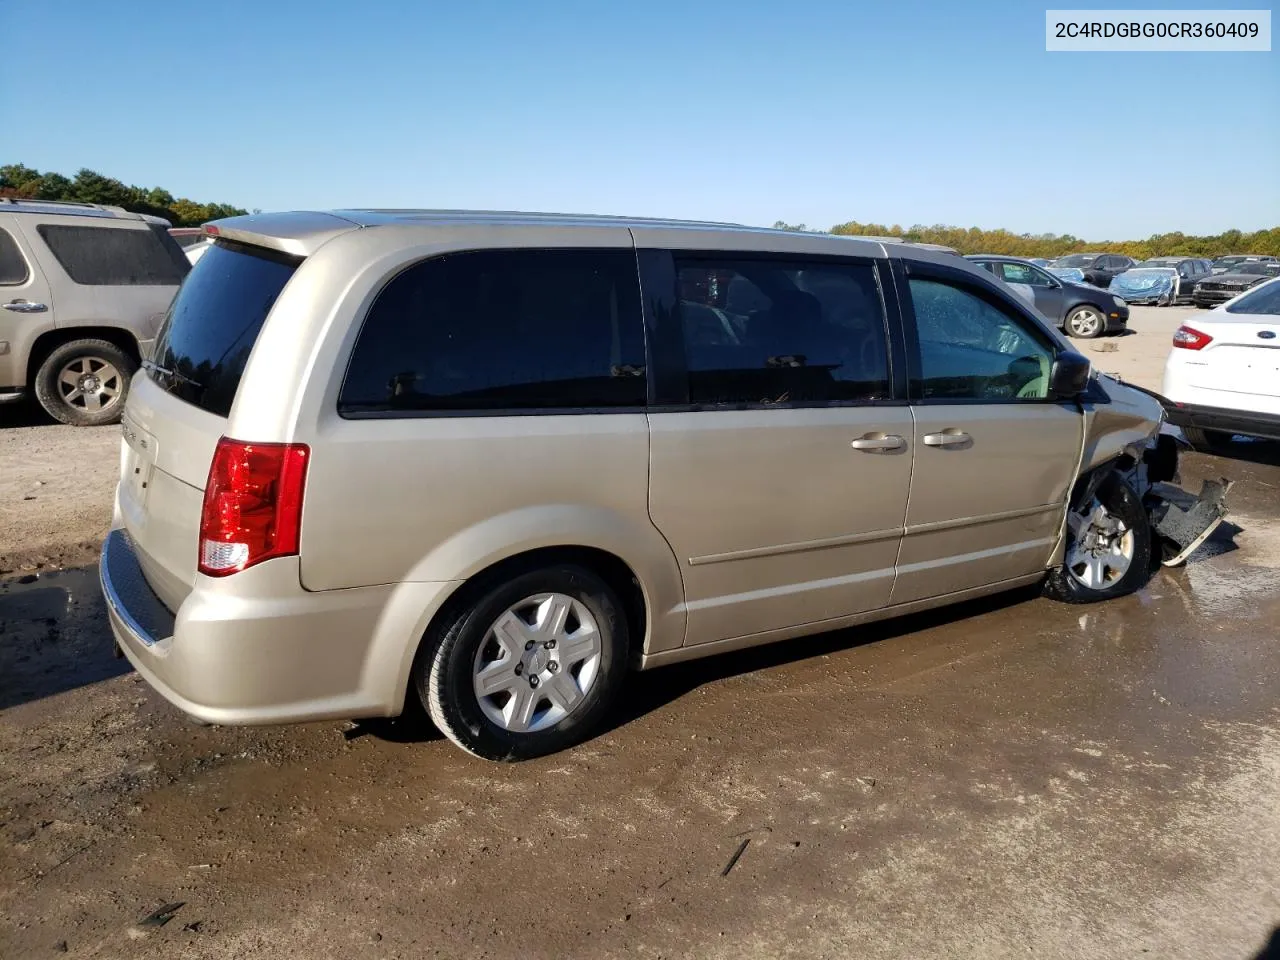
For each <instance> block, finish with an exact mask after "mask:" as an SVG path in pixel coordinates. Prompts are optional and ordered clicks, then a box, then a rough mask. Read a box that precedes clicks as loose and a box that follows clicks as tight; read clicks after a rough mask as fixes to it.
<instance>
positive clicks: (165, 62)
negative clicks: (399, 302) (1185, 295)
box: [0, 0, 1280, 240]
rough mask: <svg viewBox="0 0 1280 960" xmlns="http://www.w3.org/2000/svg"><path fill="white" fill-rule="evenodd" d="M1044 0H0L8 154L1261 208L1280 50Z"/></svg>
mask: <svg viewBox="0 0 1280 960" xmlns="http://www.w3.org/2000/svg"><path fill="white" fill-rule="evenodd" d="M1166 4H1168V0H1166ZM1049 5H1050V4H1048V3H1046V2H1039V3H1028V2H1014V0H1008V2H1003V0H1001V2H987V3H973V4H969V3H957V2H954V0H934V2H910V0H908V2H890V0H883V2H878V3H870V2H864V0H846V2H804V0H786V2H771V3H755V2H750V0H737V2H721V0H684V2H666V0H637V2H624V0H599V2H594V3H586V2H578V3H568V2H565V3H551V2H546V3H539V2H534V0H528V2H515V0H512V2H496V0H470V2H448V3H446V2H430V0H424V2H421V3H412V2H406V3H392V2H381V0H364V2H361V0H348V2H343V3H326V2H323V0H314V2H308V3H295V2H292V0H258V2H256V3H247V2H242V0H223V2H177V0H165V2H151V0H131V2H128V3H121V4H114V3H100V2H71V0H65V2H63V0H4V2H3V4H2V5H0V32H3V33H4V34H6V35H10V38H11V42H8V43H6V44H5V52H4V56H3V58H0V96H2V97H3V101H4V102H5V104H6V106H7V107H8V110H7V111H6V114H7V116H8V122H7V123H6V124H5V126H6V136H5V138H4V142H3V143H0V162H23V163H26V164H28V165H30V166H34V167H38V168H40V169H52V170H57V171H60V172H64V173H67V174H71V173H73V172H74V171H75V170H76V169H77V168H79V167H82V166H85V167H90V168H93V169H96V170H98V171H99V172H101V173H105V174H108V175H112V176H116V177H118V178H120V179H122V180H124V181H126V182H128V183H136V184H140V185H143V186H154V185H159V186H164V187H166V188H168V189H170V190H172V191H173V192H174V193H176V194H178V195H184V196H189V197H191V198H193V199H196V200H202V201H220V202H226V203H233V204H237V205H239V206H244V207H260V208H263V209H291V208H308V207H310V208H315V207H319V208H326V207H340V206H428V207H475V208H502V209H525V210H558V211H559V210H564V211H574V212H590V213H621V214H633V215H647V216H671V217H691V218H698V219H715V220H732V221H738V222H744V223H752V224H771V223H772V222H773V221H775V220H777V219H783V220H787V221H788V222H792V223H799V222H803V223H806V224H808V225H810V226H811V227H822V228H826V227H829V226H831V225H832V224H834V223H840V222H843V221H847V220H859V221H862V222H869V221H870V222H881V223H886V224H892V223H901V224H904V225H908V224H912V223H947V224H960V225H963V226H973V225H976V226H982V227H988V228H991V227H1006V228H1009V229H1012V230H1016V231H1019V232H1023V231H1027V232H1036V233H1038V232H1047V231H1052V232H1069V233H1074V234H1076V235H1077V236H1082V237H1085V238H1088V239H1094V240H1102V239H1112V238H1115V239H1121V238H1131V237H1141V236H1146V235H1148V234H1151V233H1154V232H1163V231H1168V230H1178V229H1181V230H1183V231H1185V232H1188V233H1206V232H1217V231H1220V230H1223V229H1226V228H1228V227H1233V226H1234V227H1240V228H1242V229H1257V228H1259V227H1264V226H1268V227H1269V226H1274V225H1276V224H1277V223H1280V53H1277V52H1275V51H1273V52H1271V53H1238V54H1220V53H1213V54H1209V53H1194V54H1193V53H1130V54H1109V53H1087V54H1086V53H1079V54H1077V53H1046V52H1045V50H1044V11H1045V8H1046V6H1049ZM1053 5H1054V6H1072V5H1071V4H1068V3H1057V4H1053ZM1248 5H1249V3H1248V2H1240V3H1237V4H1235V5H1234V6H1239V7H1243V6H1248ZM1253 5H1255V6H1256V5H1259V4H1257V2H1256V0H1254V4H1253ZM1123 6H1126V7H1135V6H1152V5H1151V4H1145V5H1144V4H1140V3H1139V4H1134V3H1128V4H1123ZM1154 6H1163V5H1162V4H1155V5H1154ZM1195 6H1197V7H1199V8H1205V7H1209V6H1211V4H1209V3H1204V2H1201V3H1199V4H1195ZM13 34H18V35H20V36H21V37H23V38H25V39H24V40H23V41H22V42H12V39H13V36H12V35H13ZM37 38H38V39H37ZM1235 97H1238V98H1240V99H1241V100H1243V101H1248V102H1249V103H1250V109H1248V110H1243V109H1240V110H1230V111H1228V110H1223V109H1221V104H1222V103H1223V102H1224V101H1229V100H1231V99H1232V98H1235ZM15 104H23V105H24V108H23V109H22V110H21V112H20V113H18V112H15ZM19 116H20V118H21V123H20V124H19V123H17V122H16V120H17V118H18V117H19Z"/></svg>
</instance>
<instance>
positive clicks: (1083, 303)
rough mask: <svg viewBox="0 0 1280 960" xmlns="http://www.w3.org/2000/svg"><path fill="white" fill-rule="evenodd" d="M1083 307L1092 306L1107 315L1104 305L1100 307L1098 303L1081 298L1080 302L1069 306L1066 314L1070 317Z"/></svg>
mask: <svg viewBox="0 0 1280 960" xmlns="http://www.w3.org/2000/svg"><path fill="white" fill-rule="evenodd" d="M1081 307H1092V308H1093V309H1094V310H1097V311H1098V312H1099V313H1100V314H1102V315H1103V316H1104V317H1105V316H1106V315H1107V311H1106V309H1105V308H1104V307H1100V306H1098V305H1097V304H1096V303H1092V302H1091V301H1089V300H1081V301H1079V302H1078V303H1073V304H1072V305H1071V306H1069V307H1067V310H1066V313H1065V314H1064V316H1068V317H1069V316H1071V314H1073V313H1075V312H1076V311H1077V310H1079V309H1080V308H1081Z"/></svg>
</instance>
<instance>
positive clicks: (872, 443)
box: [849, 433, 907, 450]
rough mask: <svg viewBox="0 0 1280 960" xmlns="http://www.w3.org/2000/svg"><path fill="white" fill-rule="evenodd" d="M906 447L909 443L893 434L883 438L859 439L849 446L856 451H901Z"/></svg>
mask: <svg viewBox="0 0 1280 960" xmlns="http://www.w3.org/2000/svg"><path fill="white" fill-rule="evenodd" d="M906 445H907V441H905V440H903V439H902V438H901V437H899V436H897V435H896V434H892V433H891V434H888V435H886V436H882V437H859V438H858V439H857V440H854V441H853V442H852V443H850V444H849V446H851V447H853V449H855V450H901V449H902V448H903V447H905V446H906Z"/></svg>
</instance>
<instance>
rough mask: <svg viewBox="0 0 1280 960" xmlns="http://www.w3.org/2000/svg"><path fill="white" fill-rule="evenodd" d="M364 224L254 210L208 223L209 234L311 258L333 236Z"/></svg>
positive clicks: (330, 216)
mask: <svg viewBox="0 0 1280 960" xmlns="http://www.w3.org/2000/svg"><path fill="white" fill-rule="evenodd" d="M360 228H361V225H360V224H358V223H356V222H355V221H353V220H347V219H345V218H343V217H338V216H334V215H333V214H331V213H313V212H305V213H285V214H278V213H254V214H249V215H248V216H244V217H227V218H226V219H225V220H215V221H213V222H212V223H206V224H205V226H204V232H205V233H206V234H208V235H209V236H210V237H225V238H226V239H228V240H236V241H238V242H240V243H247V244H249V245H251V246H255V247H266V248H267V249H269V250H278V251H280V252H281V253H287V254H291V255H292V256H295V257H309V256H311V254H313V253H315V252H316V251H317V250H319V249H320V248H321V247H322V246H324V245H325V244H326V243H328V242H329V241H330V240H332V239H333V238H334V237H338V236H341V235H342V234H344V233H350V232H351V231H352V230H359V229H360Z"/></svg>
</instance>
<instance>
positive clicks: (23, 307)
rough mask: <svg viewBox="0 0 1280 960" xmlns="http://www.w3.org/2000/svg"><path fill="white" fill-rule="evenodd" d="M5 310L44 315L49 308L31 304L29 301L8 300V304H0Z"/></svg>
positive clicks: (41, 304) (40, 304)
mask: <svg viewBox="0 0 1280 960" xmlns="http://www.w3.org/2000/svg"><path fill="white" fill-rule="evenodd" d="M0 306H3V307H4V308H5V309H6V310H12V311H13V312H14V313H44V311H46V310H48V309H49V308H48V307H47V306H45V305H44V304H43V303H32V302H31V301H30V300H10V301H9V302H8V303H5V304H0Z"/></svg>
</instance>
